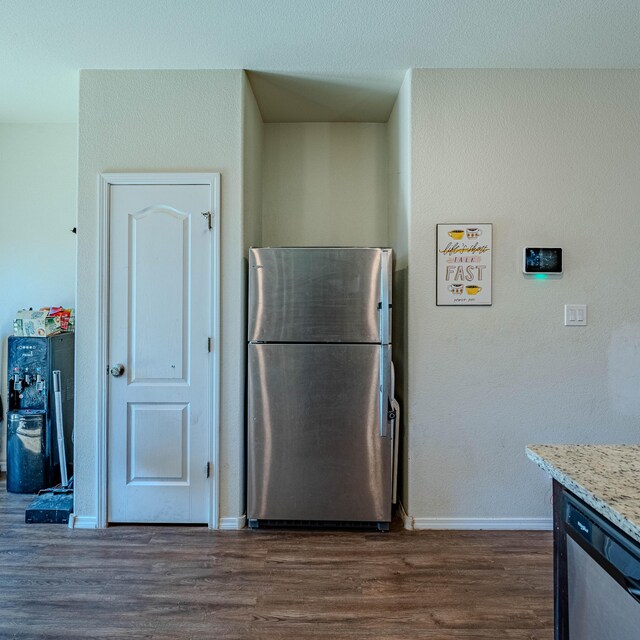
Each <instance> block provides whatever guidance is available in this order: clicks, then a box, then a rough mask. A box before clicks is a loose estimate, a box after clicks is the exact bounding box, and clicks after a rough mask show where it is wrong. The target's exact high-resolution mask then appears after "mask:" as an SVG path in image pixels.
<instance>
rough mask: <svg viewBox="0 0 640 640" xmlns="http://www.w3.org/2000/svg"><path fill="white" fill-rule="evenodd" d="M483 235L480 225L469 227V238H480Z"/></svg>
mask: <svg viewBox="0 0 640 640" xmlns="http://www.w3.org/2000/svg"><path fill="white" fill-rule="evenodd" d="M481 235H482V231H481V230H480V229H478V227H467V238H478V237H480V236H481Z"/></svg>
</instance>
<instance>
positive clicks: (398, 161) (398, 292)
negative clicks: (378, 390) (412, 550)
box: [387, 72, 411, 502]
mask: <svg viewBox="0 0 640 640" xmlns="http://www.w3.org/2000/svg"><path fill="white" fill-rule="evenodd" d="M387 139H388V149H389V167H388V171H389V173H388V176H389V177H388V180H389V183H388V187H389V219H388V228H389V244H390V245H391V246H392V247H393V250H394V257H395V271H394V278H393V364H394V366H395V373H396V398H397V399H398V402H399V403H400V454H399V456H400V466H399V478H398V486H399V495H400V499H401V501H403V502H404V501H405V496H406V495H407V490H408V484H409V481H408V470H409V453H410V452H409V447H408V444H409V439H408V433H407V425H408V423H409V414H408V401H407V399H408V396H407V373H408V358H409V349H408V342H407V338H408V324H407V311H408V299H407V293H408V275H409V269H408V259H409V227H410V223H411V216H410V214H411V73H409V72H408V73H407V74H406V77H405V79H404V82H403V83H402V87H401V88H400V92H399V93H398V97H397V99H396V103H395V105H394V107H393V111H392V112H391V116H390V117H389V122H388V123H387Z"/></svg>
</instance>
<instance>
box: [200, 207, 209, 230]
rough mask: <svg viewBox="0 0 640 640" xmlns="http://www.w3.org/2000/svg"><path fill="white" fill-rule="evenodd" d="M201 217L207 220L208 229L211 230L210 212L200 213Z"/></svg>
mask: <svg viewBox="0 0 640 640" xmlns="http://www.w3.org/2000/svg"><path fill="white" fill-rule="evenodd" d="M201 213H202V215H203V216H204V217H205V218H206V219H207V224H208V225H209V229H211V211H201Z"/></svg>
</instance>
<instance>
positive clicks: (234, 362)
mask: <svg viewBox="0 0 640 640" xmlns="http://www.w3.org/2000/svg"><path fill="white" fill-rule="evenodd" d="M243 75H244V72H243V71H241V70H235V71H83V72H81V76H80V126H79V185H78V186H79V196H78V202H79V208H78V220H79V236H78V331H77V334H76V338H77V343H76V349H77V356H78V359H77V371H78V379H79V380H82V384H78V386H77V391H76V408H77V418H76V451H75V453H76V470H75V472H76V480H77V481H76V496H75V497H76V503H75V508H76V514H77V515H79V516H85V517H88V518H90V517H95V516H96V513H97V493H96V492H97V478H96V433H97V432H96V421H97V416H96V399H97V386H96V381H97V379H98V375H101V374H102V372H99V371H97V360H96V355H97V346H98V343H97V318H98V299H97V282H98V259H97V255H98V246H97V240H98V217H97V211H98V189H97V187H98V175H99V174H100V173H103V172H125V171H207V172H212V171H214V172H220V173H221V174H222V179H221V183H222V185H221V186H222V193H221V202H222V214H221V234H222V235H221V271H222V273H221V279H222V309H221V324H222V351H221V371H222V393H221V434H220V447H221V451H220V459H221V463H222V465H221V486H220V515H221V517H238V516H240V515H241V514H242V512H243V495H242V487H243V469H242V466H241V465H239V464H238V462H239V461H240V460H241V457H242V446H243V422H242V420H243V411H242V407H243V402H244V392H243V389H244V370H243V362H244V356H243V349H244V332H243V326H244V318H243V317H242V304H243V303H242V294H241V293H240V292H242V290H243V286H244V284H243V280H242V268H241V267H242V258H243V223H242V179H241V175H242V138H241V135H242V121H243V118H242V82H243Z"/></svg>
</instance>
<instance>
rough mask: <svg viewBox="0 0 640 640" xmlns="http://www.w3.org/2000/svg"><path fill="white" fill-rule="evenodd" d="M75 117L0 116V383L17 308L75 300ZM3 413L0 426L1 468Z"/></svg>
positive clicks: (0, 460) (68, 303) (1, 460)
mask: <svg viewBox="0 0 640 640" xmlns="http://www.w3.org/2000/svg"><path fill="white" fill-rule="evenodd" d="M77 141H78V136H77V127H76V125H75V124H0V300H1V301H2V303H1V305H0V338H1V345H2V358H0V361H1V363H2V372H1V375H0V380H1V382H0V387H1V388H2V401H3V404H4V408H5V411H6V409H7V395H6V394H7V389H6V371H7V365H6V358H7V348H6V347H7V340H6V339H7V337H8V336H9V335H11V334H12V333H13V318H14V314H15V312H16V311H17V310H18V309H25V308H27V309H28V308H29V307H33V308H34V309H37V308H38V307H41V306H49V305H52V304H54V305H55V304H62V305H65V306H72V307H73V306H75V283H76V276H75V261H76V236H74V235H73V234H72V233H71V229H72V228H73V227H75V226H76V210H77V202H76V181H77V170H78V162H77ZM5 435H6V421H5V422H4V423H2V429H0V466H1V467H2V468H5V447H4V444H5Z"/></svg>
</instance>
